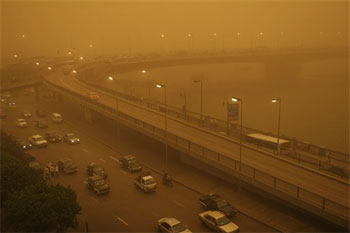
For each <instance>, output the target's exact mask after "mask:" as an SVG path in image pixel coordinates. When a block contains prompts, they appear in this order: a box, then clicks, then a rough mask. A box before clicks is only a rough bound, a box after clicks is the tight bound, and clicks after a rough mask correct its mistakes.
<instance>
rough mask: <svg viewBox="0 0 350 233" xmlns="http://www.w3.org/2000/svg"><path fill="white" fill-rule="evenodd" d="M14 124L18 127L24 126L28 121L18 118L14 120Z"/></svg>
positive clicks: (26, 125)
mask: <svg viewBox="0 0 350 233" xmlns="http://www.w3.org/2000/svg"><path fill="white" fill-rule="evenodd" d="M16 126H17V127H19V128H26V127H28V123H27V122H26V121H25V120H24V119H22V118H20V119H17V120H16Z"/></svg>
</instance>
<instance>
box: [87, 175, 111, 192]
mask: <svg viewBox="0 0 350 233" xmlns="http://www.w3.org/2000/svg"><path fill="white" fill-rule="evenodd" d="M86 184H87V186H88V188H89V189H90V190H92V191H94V192H95V193H96V194H97V195H101V194H107V193H109V191H110V190H111V188H110V186H109V185H108V184H106V181H105V179H103V178H102V177H100V176H96V175H94V176H90V177H89V178H88V179H87V183H86Z"/></svg>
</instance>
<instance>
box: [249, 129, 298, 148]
mask: <svg viewBox="0 0 350 233" xmlns="http://www.w3.org/2000/svg"><path fill="white" fill-rule="evenodd" d="M246 140H247V141H248V142H251V143H254V144H256V145H258V146H263V147H267V148H271V149H277V141H278V144H279V146H278V149H279V150H288V149H290V148H291V147H292V142H291V141H288V140H286V139H282V138H280V139H279V140H278V139H277V138H276V137H273V136H268V135H264V134H260V133H251V134H247V135H246Z"/></svg>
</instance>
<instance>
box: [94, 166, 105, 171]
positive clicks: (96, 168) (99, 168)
mask: <svg viewBox="0 0 350 233" xmlns="http://www.w3.org/2000/svg"><path fill="white" fill-rule="evenodd" d="M93 170H94V172H103V168H102V167H94V168H93Z"/></svg>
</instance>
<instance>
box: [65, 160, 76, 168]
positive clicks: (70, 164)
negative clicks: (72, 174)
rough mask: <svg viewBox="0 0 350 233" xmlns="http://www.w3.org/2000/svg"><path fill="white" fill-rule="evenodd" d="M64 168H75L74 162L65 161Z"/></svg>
mask: <svg viewBox="0 0 350 233" xmlns="http://www.w3.org/2000/svg"><path fill="white" fill-rule="evenodd" d="M63 166H64V167H73V166H74V164H73V162H72V161H65V162H63Z"/></svg>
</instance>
